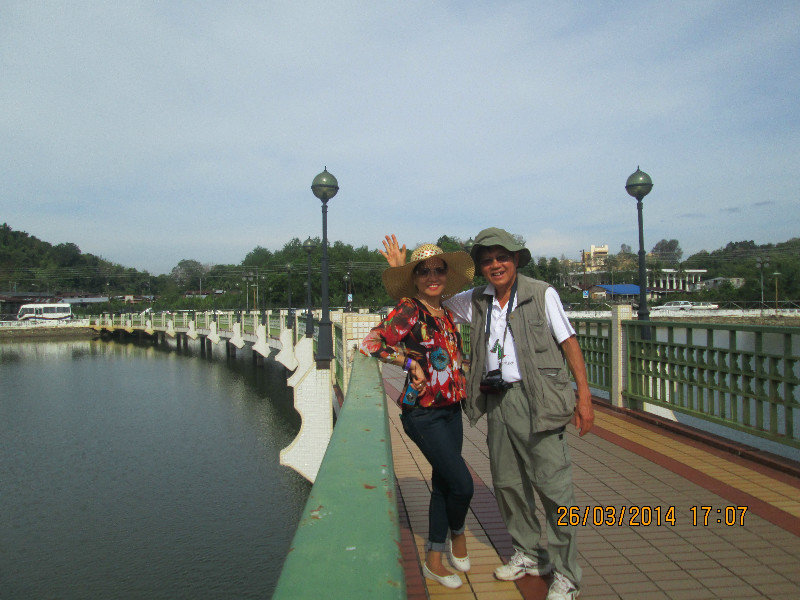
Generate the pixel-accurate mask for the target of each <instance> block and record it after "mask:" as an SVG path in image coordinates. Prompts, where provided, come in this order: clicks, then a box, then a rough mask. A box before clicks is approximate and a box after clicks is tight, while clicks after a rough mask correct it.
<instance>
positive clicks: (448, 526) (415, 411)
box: [400, 404, 473, 552]
mask: <svg viewBox="0 0 800 600" xmlns="http://www.w3.org/2000/svg"><path fill="white" fill-rule="evenodd" d="M400 420H401V422H402V423H403V429H404V430H405V432H406V434H407V435H408V437H410V438H411V440H412V441H413V442H414V443H415V444H416V445H417V447H418V448H419V449H420V450H421V451H422V454H423V455H424V456H425V458H426V459H428V462H429V463H430V464H431V467H433V476H432V478H431V488H432V490H431V501H430V506H429V509H428V548H429V549H430V550H434V551H437V552H444V551H445V550H446V549H447V545H446V541H447V531H448V530H450V531H452V532H453V534H455V535H459V534H462V533H464V521H465V519H466V517H467V510H469V503H470V500H472V493H473V487H472V474H471V473H470V472H469V469H468V468H467V464H466V463H465V462H464V459H463V458H462V457H461V446H462V443H463V439H464V425H463V423H462V422H461V405H460V404H454V405H451V406H446V407H444V408H422V407H419V406H417V407H414V408H412V409H411V410H408V411H404V412H403V415H402V416H401V417H400Z"/></svg>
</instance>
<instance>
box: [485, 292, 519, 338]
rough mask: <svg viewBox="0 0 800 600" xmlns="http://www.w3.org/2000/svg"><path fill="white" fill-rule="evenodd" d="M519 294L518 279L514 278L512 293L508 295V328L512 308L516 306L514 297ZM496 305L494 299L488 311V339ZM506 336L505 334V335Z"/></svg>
mask: <svg viewBox="0 0 800 600" xmlns="http://www.w3.org/2000/svg"><path fill="white" fill-rule="evenodd" d="M516 295H517V280H516V279H515V280H514V285H512V286H511V295H510V296H509V297H508V304H507V305H506V306H508V308H507V309H506V329H508V321H509V320H510V319H511V310H512V309H513V308H514V298H515V296H516ZM493 306H494V301H492V302H491V303H490V304H489V308H488V310H487V311H486V339H487V341H488V339H489V330H490V329H491V327H492V308H493ZM504 337H505V336H504Z"/></svg>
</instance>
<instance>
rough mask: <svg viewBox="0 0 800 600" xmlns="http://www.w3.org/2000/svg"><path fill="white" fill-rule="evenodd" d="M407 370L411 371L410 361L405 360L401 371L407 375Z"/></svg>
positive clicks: (408, 359)
mask: <svg viewBox="0 0 800 600" xmlns="http://www.w3.org/2000/svg"><path fill="white" fill-rule="evenodd" d="M409 369H411V359H410V358H407V359H406V362H405V364H404V365H403V371H405V372H406V373H408V371H409Z"/></svg>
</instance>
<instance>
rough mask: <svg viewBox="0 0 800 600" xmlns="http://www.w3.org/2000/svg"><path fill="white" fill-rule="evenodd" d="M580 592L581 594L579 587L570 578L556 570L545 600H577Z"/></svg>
mask: <svg viewBox="0 0 800 600" xmlns="http://www.w3.org/2000/svg"><path fill="white" fill-rule="evenodd" d="M578 594H580V591H578V588H576V587H575V585H574V584H573V583H572V582H571V581H570V580H569V579H567V578H566V577H564V576H563V575H562V574H561V573H559V572H558V571H556V572H555V573H553V583H551V584H550V589H549V590H548V591H547V598H546V599H545V600H575V598H577V597H578Z"/></svg>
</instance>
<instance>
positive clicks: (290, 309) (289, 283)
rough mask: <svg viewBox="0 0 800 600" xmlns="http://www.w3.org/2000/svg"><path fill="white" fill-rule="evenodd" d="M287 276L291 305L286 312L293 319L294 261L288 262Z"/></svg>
mask: <svg viewBox="0 0 800 600" xmlns="http://www.w3.org/2000/svg"><path fill="white" fill-rule="evenodd" d="M286 277H287V279H286V287H287V291H288V296H289V298H288V302H289V307H288V310H287V311H286V313H287V315H288V316H289V318H290V319H291V318H292V263H288V264H287V265H286Z"/></svg>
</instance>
